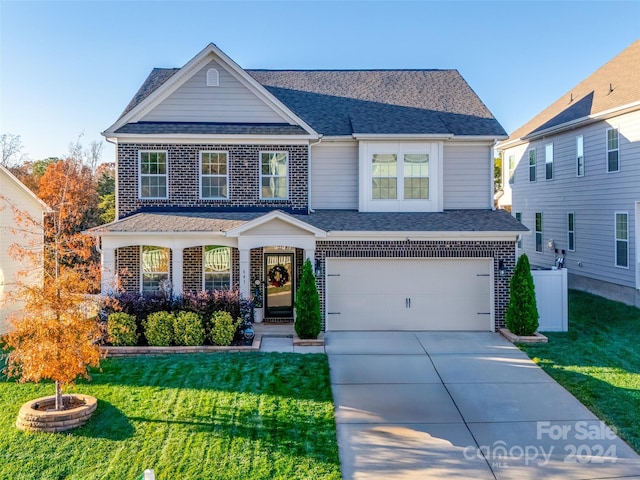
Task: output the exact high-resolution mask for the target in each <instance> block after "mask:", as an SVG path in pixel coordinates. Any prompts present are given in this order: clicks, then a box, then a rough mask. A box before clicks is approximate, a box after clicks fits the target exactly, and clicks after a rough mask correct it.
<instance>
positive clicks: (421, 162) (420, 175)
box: [403, 153, 429, 200]
mask: <svg viewBox="0 0 640 480" xmlns="http://www.w3.org/2000/svg"><path fill="white" fill-rule="evenodd" d="M403 174H404V199H405V200H411V199H423V200H426V199H428V198H429V155H428V154H426V153H405V154H404V168H403Z"/></svg>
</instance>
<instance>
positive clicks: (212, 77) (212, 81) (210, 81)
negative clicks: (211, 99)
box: [207, 68, 220, 87]
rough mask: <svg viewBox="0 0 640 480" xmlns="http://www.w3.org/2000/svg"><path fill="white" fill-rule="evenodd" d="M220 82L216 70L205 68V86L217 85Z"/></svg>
mask: <svg viewBox="0 0 640 480" xmlns="http://www.w3.org/2000/svg"><path fill="white" fill-rule="evenodd" d="M219 84H220V78H219V75H218V70H216V69H215V68H210V69H209V70H207V87H217V86H218V85H219Z"/></svg>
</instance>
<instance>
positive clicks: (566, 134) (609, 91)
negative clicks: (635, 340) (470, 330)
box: [498, 41, 640, 305]
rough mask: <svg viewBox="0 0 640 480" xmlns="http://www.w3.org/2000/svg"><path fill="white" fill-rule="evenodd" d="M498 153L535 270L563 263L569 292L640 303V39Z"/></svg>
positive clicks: (544, 112) (524, 128) (512, 205)
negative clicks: (511, 162)
mask: <svg viewBox="0 0 640 480" xmlns="http://www.w3.org/2000/svg"><path fill="white" fill-rule="evenodd" d="M498 148H499V150H500V151H501V152H502V155H503V166H504V167H503V168H505V171H506V172H507V173H506V178H508V170H509V168H508V167H509V159H510V158H513V159H514V161H515V168H514V170H513V176H512V178H511V179H510V181H509V184H508V186H509V187H510V190H511V195H512V199H511V200H512V201H511V208H512V214H513V215H514V216H516V218H521V221H522V222H523V223H524V224H525V225H526V226H527V227H529V229H530V230H531V235H527V236H524V238H523V239H522V249H521V251H523V252H525V253H527V255H528V256H529V259H530V261H531V264H532V265H534V266H540V267H550V266H553V265H555V263H556V260H557V259H558V258H559V257H560V258H563V259H564V266H565V267H566V268H567V269H568V272H569V286H570V287H572V288H578V289H583V290H586V291H590V292H592V293H596V294H600V295H603V296H606V297H609V298H613V299H617V300H621V301H624V302H626V303H629V304H636V305H638V304H640V303H639V302H640V296H639V295H638V289H640V263H639V260H640V257H639V256H638V247H639V245H638V241H639V240H640V235H639V232H638V228H639V227H640V222H638V215H640V41H636V42H635V43H634V44H633V45H631V46H630V47H629V48H627V49H626V50H624V51H623V52H622V53H620V54H619V55H618V56H616V57H615V58H614V59H613V60H611V61H610V62H609V63H607V64H606V65H604V66H603V67H602V68H600V69H599V70H597V71H596V72H595V73H593V74H592V75H591V76H589V77H588V78H587V79H585V80H584V81H583V82H582V83H580V84H579V85H577V86H576V87H574V88H573V89H571V90H570V91H569V92H567V93H566V94H565V95H563V96H562V97H561V98H560V99H558V100H557V101H556V102H555V103H554V104H552V105H551V106H549V107H548V108H547V109H545V110H544V111H543V112H541V113H540V114H539V115H537V116H536V117H535V118H534V119H533V120H531V121H530V122H528V123H527V124H526V125H524V126H523V127H521V128H519V129H518V130H516V132H514V133H513V134H511V136H510V137H509V139H507V140H505V141H503V142H501V143H499V144H498ZM505 197H507V196H506V195H505Z"/></svg>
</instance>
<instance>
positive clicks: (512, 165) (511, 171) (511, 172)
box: [509, 155, 516, 183]
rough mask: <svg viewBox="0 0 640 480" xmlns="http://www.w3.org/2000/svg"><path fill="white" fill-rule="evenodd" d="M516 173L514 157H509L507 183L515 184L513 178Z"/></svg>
mask: <svg viewBox="0 0 640 480" xmlns="http://www.w3.org/2000/svg"><path fill="white" fill-rule="evenodd" d="M515 171H516V157H515V155H509V183H515V181H516V179H515V177H514V174H515Z"/></svg>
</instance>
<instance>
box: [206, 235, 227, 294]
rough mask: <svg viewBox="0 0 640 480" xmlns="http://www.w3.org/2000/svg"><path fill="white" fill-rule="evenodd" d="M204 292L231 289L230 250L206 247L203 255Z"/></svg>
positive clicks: (212, 246) (211, 246)
mask: <svg viewBox="0 0 640 480" xmlns="http://www.w3.org/2000/svg"><path fill="white" fill-rule="evenodd" d="M203 261H204V265H203V272H204V279H203V288H204V290H223V289H229V288H231V249H230V248H229V247H219V246H216V245H207V246H205V247H204V255H203Z"/></svg>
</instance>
